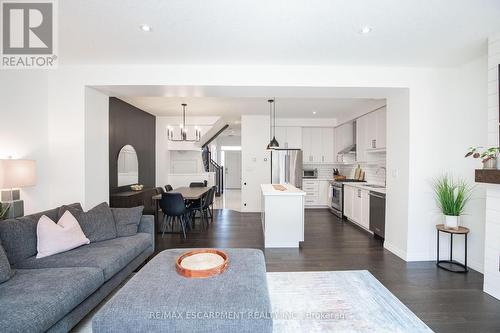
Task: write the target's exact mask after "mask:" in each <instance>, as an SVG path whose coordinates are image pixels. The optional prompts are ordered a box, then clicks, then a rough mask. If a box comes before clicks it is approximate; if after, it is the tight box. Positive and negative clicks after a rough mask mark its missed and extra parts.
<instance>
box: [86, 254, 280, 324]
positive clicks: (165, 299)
mask: <svg viewBox="0 0 500 333" xmlns="http://www.w3.org/2000/svg"><path fill="white" fill-rule="evenodd" d="M222 250H223V251H224V252H226V253H227V255H228V261H229V265H228V268H227V269H226V271H225V272H223V273H222V274H220V275H217V276H212V277H208V278H201V279H200V278H185V277H183V276H181V275H179V274H178V273H177V271H176V268H175V261H176V259H177V257H179V256H180V255H181V254H182V253H184V252H186V251H189V249H172V250H166V251H163V252H161V253H159V254H158V255H157V256H156V257H154V258H153V259H152V260H151V261H150V262H149V263H147V264H146V265H145V266H144V267H143V268H142V269H141V270H140V271H139V272H138V273H137V274H135V275H134V276H133V277H132V278H131V279H130V280H129V281H128V282H127V283H126V284H125V286H123V287H122V288H121V289H120V290H119V291H118V292H117V293H116V294H115V295H114V296H113V297H112V298H111V299H110V300H109V301H108V302H107V303H106V304H105V305H104V306H103V307H102V308H101V309H100V310H99V311H98V313H97V314H96V315H95V316H94V319H93V321H92V330H93V333H104V332H190V333H191V332H207V333H208V332H228V333H229V332H231V333H234V332H237V333H242V332H252V333H257V332H272V318H271V304H270V301H269V293H268V290H267V280H266V265H265V260H264V255H263V254H262V251H260V250H254V249H222Z"/></svg>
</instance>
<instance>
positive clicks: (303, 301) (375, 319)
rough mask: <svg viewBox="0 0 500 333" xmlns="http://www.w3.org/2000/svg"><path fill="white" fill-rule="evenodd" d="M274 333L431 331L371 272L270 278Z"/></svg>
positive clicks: (279, 275)
mask: <svg viewBox="0 0 500 333" xmlns="http://www.w3.org/2000/svg"><path fill="white" fill-rule="evenodd" d="M267 281H268V287H269V293H270V295H271V304H272V308H273V316H274V320H273V327H274V329H273V331H274V332H276V333H278V332H279V333H282V332H283V333H284V332H288V333H291V332H310V333H312V332H377V333H378V332H388V333H389V332H391V333H397V332H404V333H412V332H415V333H416V332H418V333H420V332H432V330H431V329H430V328H429V327H427V326H426V325H425V324H424V323H423V322H422V321H421V320H420V319H419V318H418V317H417V316H416V315H415V314H414V313H413V312H411V311H410V310H409V309H408V308H407V307H406V306H405V305H404V304H403V303H401V301H399V300H398V299H397V298H396V296H394V295H393V294H392V293H391V292H390V291H389V290H387V289H386V288H385V287H384V286H383V285H382V284H381V283H380V282H379V281H378V280H377V279H376V278H375V277H374V276H373V275H371V274H370V273H369V272H368V271H334V272H331V271H327V272H293V273H267Z"/></svg>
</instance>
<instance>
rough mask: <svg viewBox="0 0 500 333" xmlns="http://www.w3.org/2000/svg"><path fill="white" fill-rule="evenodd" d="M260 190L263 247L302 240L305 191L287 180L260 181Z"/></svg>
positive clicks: (285, 245) (292, 244)
mask: <svg viewBox="0 0 500 333" xmlns="http://www.w3.org/2000/svg"><path fill="white" fill-rule="evenodd" d="M261 190H262V215H261V218H262V229H263V231H264V245H265V247H266V248H273V247H275V248H276V247H299V243H300V242H303V241H304V198H305V196H306V192H304V191H302V190H301V189H299V188H296V187H294V186H292V185H289V184H279V185H273V184H262V185H261Z"/></svg>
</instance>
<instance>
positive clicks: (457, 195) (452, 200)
mask: <svg viewBox="0 0 500 333" xmlns="http://www.w3.org/2000/svg"><path fill="white" fill-rule="evenodd" d="M434 192H435V194H436V201H437V204H438V206H439V208H440V209H441V212H442V213H443V214H444V217H445V223H444V225H445V228H448V229H458V226H459V223H460V221H459V219H460V216H461V215H463V213H464V209H465V205H466V204H467V202H468V201H469V199H470V195H471V192H472V187H471V186H470V185H468V184H467V183H466V182H465V181H464V180H463V179H458V180H454V179H453V178H451V177H449V176H448V175H444V176H442V177H440V178H438V179H436V180H435V181H434Z"/></svg>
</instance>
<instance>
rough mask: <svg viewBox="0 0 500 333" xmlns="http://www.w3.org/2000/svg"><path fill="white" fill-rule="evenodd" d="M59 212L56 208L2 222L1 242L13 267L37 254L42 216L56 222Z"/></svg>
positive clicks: (0, 226)
mask: <svg viewBox="0 0 500 333" xmlns="http://www.w3.org/2000/svg"><path fill="white" fill-rule="evenodd" d="M69 206H70V207H80V209H81V207H82V206H81V205H80V204H79V203H75V204H72V205H69ZM58 211H59V208H54V209H51V210H47V211H44V212H40V213H36V214H32V215H27V216H23V217H18V218H16V219H7V220H5V221H0V240H1V241H2V244H3V247H4V249H5V252H6V253H7V258H9V261H10V264H11V265H14V264H16V263H17V262H19V261H21V260H24V259H26V258H29V257H31V256H34V255H35V254H36V225H37V223H38V220H39V219H40V217H42V215H45V216H47V217H48V218H50V219H52V220H56V219H57V212H58Z"/></svg>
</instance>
